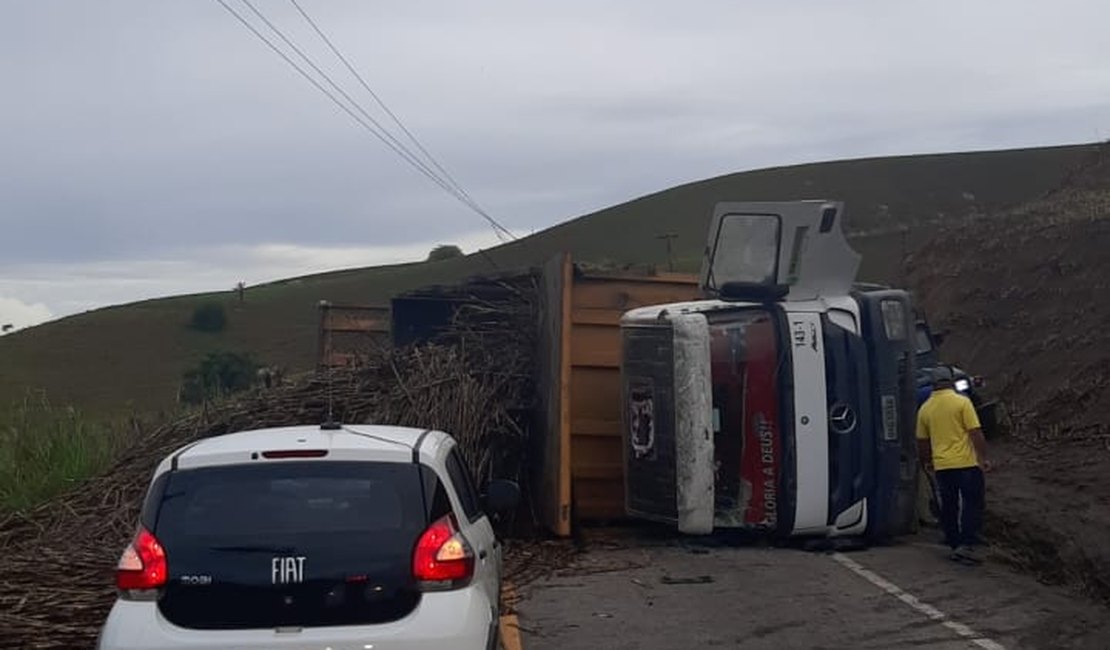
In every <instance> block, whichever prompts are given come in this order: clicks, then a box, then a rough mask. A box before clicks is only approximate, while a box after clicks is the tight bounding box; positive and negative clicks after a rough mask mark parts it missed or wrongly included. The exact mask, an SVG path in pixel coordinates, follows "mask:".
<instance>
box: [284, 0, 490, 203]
mask: <svg viewBox="0 0 1110 650" xmlns="http://www.w3.org/2000/svg"><path fill="white" fill-rule="evenodd" d="M289 2H290V3H292V5H293V6H294V7H295V8H296V9H297V11H298V12H300V14H301V16H302V17H303V18H304V19H305V22H307V23H308V24H309V26H311V27H312V29H313V31H315V32H316V35H317V36H319V37H320V40H322V41H324V44H325V45H327V46H328V49H330V50H331V51H332V54H334V55H335V56H336V58H338V59H339V60H340V61H341V62H342V63H343V65H344V66H345V67H346V68H347V70H348V72H350V73H351V75H352V76H354V78H355V79H357V80H358V82H359V84H360V85H362V87H363V88H364V89H365V90H366V92H367V93H369V95H370V96H371V97H373V98H374V101H375V102H377V104H378V106H379V107H381V109H382V110H383V111H385V114H386V115H388V116H389V117H390V119H392V120H393V123H394V124H396V125H397V127H398V128H400V129H401V131H402V132H404V134H405V135H406V136H408V138H409V140H411V141H412V143H413V144H414V145H416V148H417V149H419V150H420V152H421V153H423V154H424V156H425V157H426V158H427V159H428V162H430V163H432V165H433V166H435V168H436V169H437V170H439V171H440V173H442V174H443V176H444V178H446V179H447V180H448V181H449V182H450V183H451V184H452V185H453V186H454V187H455V188H457V189H458V190H459V192H461V193H462V195H463V196H465V197H466V198H468V199H470V200H471V201H472V202H473V203H474V204H475V205H477V201H474V200H473V199H472V198H471V197H470V195H469V194H468V193H467V192H466V189H465V188H464V187H463V186H462V184H460V183H459V182H458V181H457V180H455V177H454V176H452V175H451V172H449V171H447V169H445V168H444V167H443V165H441V164H440V163H439V161H438V160H436V158H435V156H433V155H432V154H431V152H430V151H428V150H427V149H426V148H425V147H424V145H423V144H421V142H420V140H419V139H418V138H417V137H416V135H414V134H413V132H412V131H410V130H409V129H408V127H406V126H405V124H404V123H403V122H402V121H401V118H399V117H397V114H396V113H394V112H393V111H392V110H391V109H390V108H389V106H387V105H386V103H385V101H384V100H383V99H382V98H381V97H380V96H379V95H378V93H376V92H374V89H373V88H371V87H370V84H369V83H367V81H366V79H364V78H363V76H362V75H361V74H360V73H359V71H358V70H357V69H356V68H355V67H354V65H352V64H351V62H350V60H349V59H348V58H347V57H346V56H344V55H343V53H342V52H340V51H339V48H338V47H337V46H336V45H335V43H333V42H332V40H331V39H330V38H329V37H328V35H327V34H325V33H324V30H322V29H321V28H320V26H319V25H318V24H317V23H316V21H315V20H313V19H312V16H309V15H308V12H307V11H305V9H304V7H302V6H301V4H300V3H299V2H297V0H289Z"/></svg>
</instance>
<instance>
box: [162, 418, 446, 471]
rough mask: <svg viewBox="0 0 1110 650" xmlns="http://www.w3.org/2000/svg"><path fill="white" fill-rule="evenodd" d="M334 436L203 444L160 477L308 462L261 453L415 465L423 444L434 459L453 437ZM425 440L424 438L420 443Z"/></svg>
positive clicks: (290, 433)
mask: <svg viewBox="0 0 1110 650" xmlns="http://www.w3.org/2000/svg"><path fill="white" fill-rule="evenodd" d="M338 426H339V428H337V429H334V430H329V429H324V428H322V427H321V426H319V425H300V426H292V427H277V428H268V429H256V430H253V431H242V432H239V433H229V434H225V435H221V436H214V437H211V438H203V439H201V440H198V441H197V442H194V443H192V444H191V445H187V446H185V447H182V448H180V449H178V450H177V451H175V452H174V453H172V454H170V455H169V456H167V457H166V459H165V460H163V461H162V464H161V465H159V467H158V470H157V471H156V472H155V473H156V474H161V473H162V472H164V471H168V470H170V469H189V468H195V467H211V466H215V465H235V464H247V463H256V462H290V461H296V460H301V461H303V460H305V458H303V457H302V458H293V459H280V460H278V459H266V458H265V457H264V455H263V452H267V451H293V450H302V451H307V450H323V451H326V452H327V453H326V455H325V456H323V457H320V458H315V459H313V460H323V461H327V460H336V461H338V460H362V461H380V462H408V463H411V462H413V449H414V448H415V447H416V445H417V443H418V442H420V451H421V454H420V456H421V458H422V459H423V460H428V459H430V458H431V457H434V455H435V451H436V448H437V447H438V446H439V445H441V444H444V442H446V440H449V439H450V436H448V435H447V434H445V433H443V432H441V431H429V430H426V429H414V428H409V427H393V426H382V425H367V424H347V425H338ZM421 438H424V440H423V441H422V440H421Z"/></svg>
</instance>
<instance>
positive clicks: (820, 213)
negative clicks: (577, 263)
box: [621, 201, 917, 538]
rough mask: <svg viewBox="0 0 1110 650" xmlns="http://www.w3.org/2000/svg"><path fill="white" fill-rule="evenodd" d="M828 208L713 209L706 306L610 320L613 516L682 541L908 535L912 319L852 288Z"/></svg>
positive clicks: (897, 297)
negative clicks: (616, 364)
mask: <svg viewBox="0 0 1110 650" xmlns="http://www.w3.org/2000/svg"><path fill="white" fill-rule="evenodd" d="M843 209H844V208H843V205H842V204H840V203H837V202H829V201H796V202H785V203H721V204H718V205H717V206H716V208H715V211H714V218H713V221H712V226H711V228H710V232H709V242H708V245H707V248H706V255H705V261H704V265H703V269H702V276H701V288H702V290H703V292H704V294H705V295H706V299H705V300H700V301H694V302H686V303H677V304H667V305H655V306H650V307H643V308H639V309H635V310H632V311H629V312H627V313H625V314H624V316H623V317H622V319H621V331H622V357H621V358H622V389H623V390H622V393H623V395H622V399H623V412H624V422H625V426H624V439H625V452H624V462H625V488H626V490H625V495H626V496H625V507H626V511H627V513H628V514H629V515H631V516H634V517H641V518H647V519H653V520H659V521H664V522H670V523H673V524H675V525H677V527H678V528H679V530H681V531H683V532H686V533H691V534H706V533H710V532H712V531H713V530H715V529H723V528H740V529H747V530H751V531H755V532H759V533H766V534H769V535H773V536H778V537H791V536H822V537H836V536H867V537H870V538H883V537H888V536H890V535H895V534H900V533H902V532H907V531H908V530H909V529H910V528H911V527H912V526H913V523H914V489H915V487H916V478H917V474H916V472H917V463H916V452H915V443H914V431H913V425H914V421H913V417H914V408H913V405H914V394H913V390H914V379H913V377H914V375H913V342H912V332H913V320H912V314H913V310H912V307H911V304H910V298H909V294H908V293H906V292H905V291H900V290H892V289H875V288H872V289H867V290H864V289H861V288H858V287H856V286H855V285H854V284H853V283H854V280H855V275H856V271H857V268H858V266H859V255H858V254H856V253H855V252H854V251H853V250H852V249H851V248H850V247H849V245H848V243H847V241H846V240H845V238H844V235H843V233H842V231H841V229H840V221H841V219H842V217H843Z"/></svg>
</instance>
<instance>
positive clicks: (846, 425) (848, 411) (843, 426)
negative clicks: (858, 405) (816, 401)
mask: <svg viewBox="0 0 1110 650" xmlns="http://www.w3.org/2000/svg"><path fill="white" fill-rule="evenodd" d="M856 424H858V421H857V419H856V412H855V411H853V410H852V407H851V406H848V405H847V404H840V403H836V404H833V407H832V408H831V409H829V426H830V427H831V428H832V430H833V431H835V432H837V433H840V434H845V433H851V432H853V431H855V430H856Z"/></svg>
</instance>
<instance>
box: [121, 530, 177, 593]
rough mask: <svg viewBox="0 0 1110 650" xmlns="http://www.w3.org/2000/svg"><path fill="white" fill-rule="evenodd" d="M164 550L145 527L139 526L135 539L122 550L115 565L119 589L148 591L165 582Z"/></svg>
mask: <svg viewBox="0 0 1110 650" xmlns="http://www.w3.org/2000/svg"><path fill="white" fill-rule="evenodd" d="M167 573H168V567H167V565H166V550H165V549H164V548H162V544H160V543H159V542H158V539H157V538H156V537H154V535H153V534H151V532H150V531H148V530H147V529H146V528H144V527H142V526H139V530H138V532H136V533H135V539H134V540H132V542H131V544H129V545H128V547H127V548H125V549H124V550H123V555H121V556H120V558H119V565H117V566H116V587H117V588H119V590H120V591H124V592H131V591H149V590H152V589H158V588H159V587H162V586H164V585H165V584H166V576H167Z"/></svg>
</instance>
